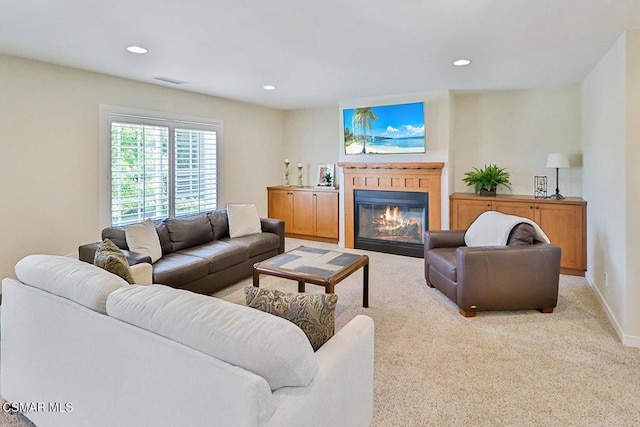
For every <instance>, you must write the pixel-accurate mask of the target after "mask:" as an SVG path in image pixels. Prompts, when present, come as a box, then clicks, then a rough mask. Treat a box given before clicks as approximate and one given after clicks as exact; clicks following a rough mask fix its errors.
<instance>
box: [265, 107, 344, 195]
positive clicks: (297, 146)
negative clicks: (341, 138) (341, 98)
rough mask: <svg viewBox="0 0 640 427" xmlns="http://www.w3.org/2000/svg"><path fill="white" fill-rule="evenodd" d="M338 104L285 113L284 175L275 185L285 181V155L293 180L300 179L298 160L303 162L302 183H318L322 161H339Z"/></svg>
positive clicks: (291, 180) (294, 182) (290, 178)
mask: <svg viewBox="0 0 640 427" xmlns="http://www.w3.org/2000/svg"><path fill="white" fill-rule="evenodd" d="M338 132H339V131H338V107H337V106H333V107H322V108H309V109H303V110H289V111H286V112H285V113H284V153H285V157H284V158H282V159H281V165H282V166H281V168H282V173H281V178H280V180H279V181H278V182H275V183H271V185H279V184H283V183H284V165H283V164H282V162H284V159H285V158H288V159H289V161H291V166H290V170H289V181H290V183H291V184H292V185H293V184H296V183H297V172H298V171H297V168H296V167H295V166H296V165H297V164H298V163H302V164H303V169H302V184H303V185H315V184H316V183H317V180H316V178H317V176H316V174H317V169H318V163H334V164H335V163H338V146H337V142H336V141H337V138H338Z"/></svg>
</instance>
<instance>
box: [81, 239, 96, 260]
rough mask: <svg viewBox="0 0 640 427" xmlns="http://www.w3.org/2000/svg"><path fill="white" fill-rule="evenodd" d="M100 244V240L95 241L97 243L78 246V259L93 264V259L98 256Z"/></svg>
mask: <svg viewBox="0 0 640 427" xmlns="http://www.w3.org/2000/svg"><path fill="white" fill-rule="evenodd" d="M99 244H100V242H95V243H87V244H86V245H80V246H78V259H79V260H80V261H84V262H88V263H89V264H93V259H94V258H95V256H96V250H98V245H99Z"/></svg>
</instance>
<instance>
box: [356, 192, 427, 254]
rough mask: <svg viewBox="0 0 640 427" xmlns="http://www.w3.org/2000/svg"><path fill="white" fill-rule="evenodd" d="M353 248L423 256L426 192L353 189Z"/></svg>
mask: <svg viewBox="0 0 640 427" xmlns="http://www.w3.org/2000/svg"><path fill="white" fill-rule="evenodd" d="M353 197H354V247H355V248H357V249H368V250H372V251H378V252H386V253H393V254H398V255H409V256H415V257H422V256H423V254H424V231H425V230H427V229H428V228H429V225H428V224H429V221H428V218H429V193H425V192H411V191H381V190H354V195H353Z"/></svg>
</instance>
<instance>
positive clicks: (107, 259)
mask: <svg viewBox="0 0 640 427" xmlns="http://www.w3.org/2000/svg"><path fill="white" fill-rule="evenodd" d="M93 265H95V266H96V267H100V268H103V269H105V270H107V271H108V272H110V273H113V274H116V275H118V276H120V277H122V278H123V279H124V280H126V281H127V282H129V283H135V280H134V279H133V274H132V273H131V267H129V262H128V261H127V257H125V256H124V254H123V253H122V251H121V250H120V248H119V247H117V246H116V245H115V244H114V243H113V242H112V241H111V240H109V239H104V241H102V242H100V244H99V245H98V248H97V249H96V253H95V255H94V257H93Z"/></svg>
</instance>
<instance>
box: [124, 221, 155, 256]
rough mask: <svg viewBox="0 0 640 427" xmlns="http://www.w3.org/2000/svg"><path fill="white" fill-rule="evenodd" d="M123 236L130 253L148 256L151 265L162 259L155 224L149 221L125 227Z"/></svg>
mask: <svg viewBox="0 0 640 427" xmlns="http://www.w3.org/2000/svg"><path fill="white" fill-rule="evenodd" d="M124 236H125V238H126V240H127V246H129V250H130V251H133V252H138V253H141V254H145V255H149V256H150V257H151V262H152V263H153V262H156V261H158V260H159V259H160V258H162V246H161V245H160V238H159V237H158V232H157V231H156V226H155V224H154V223H153V221H151V220H150V219H145V220H144V221H142V222H141V223H139V224H133V225H129V226H127V227H126V228H125V229H124Z"/></svg>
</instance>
